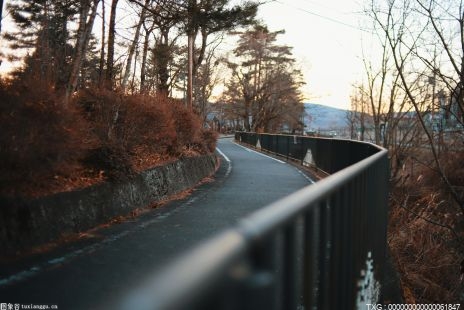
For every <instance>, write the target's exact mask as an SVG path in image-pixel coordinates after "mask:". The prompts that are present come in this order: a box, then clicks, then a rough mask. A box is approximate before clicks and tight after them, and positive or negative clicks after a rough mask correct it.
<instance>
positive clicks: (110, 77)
mask: <svg viewBox="0 0 464 310" xmlns="http://www.w3.org/2000/svg"><path fill="white" fill-rule="evenodd" d="M117 7H118V0H112V1H111V11H110V21H109V29H108V49H107V56H106V72H105V87H106V88H108V89H113V87H114V41H115V34H116V12H117Z"/></svg>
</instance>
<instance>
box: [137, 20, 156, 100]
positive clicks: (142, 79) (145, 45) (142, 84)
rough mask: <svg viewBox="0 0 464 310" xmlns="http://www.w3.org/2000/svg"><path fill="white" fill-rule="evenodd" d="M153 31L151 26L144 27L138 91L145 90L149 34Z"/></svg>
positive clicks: (142, 91) (143, 91)
mask: <svg viewBox="0 0 464 310" xmlns="http://www.w3.org/2000/svg"><path fill="white" fill-rule="evenodd" d="M152 31H153V26H152V27H151V28H150V29H146V28H145V41H144V42H143V52H142V64H141V68H140V92H141V93H142V94H143V93H145V92H146V90H147V87H146V85H145V75H146V71H147V57H148V44H149V43H150V34H151V32H152Z"/></svg>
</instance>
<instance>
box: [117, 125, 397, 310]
mask: <svg viewBox="0 0 464 310" xmlns="http://www.w3.org/2000/svg"><path fill="white" fill-rule="evenodd" d="M235 138H236V140H237V141H241V142H242V143H246V144H249V145H252V146H255V147H256V146H258V148H261V149H262V150H265V151H268V152H272V153H275V154H278V155H281V156H285V157H289V158H290V157H291V158H293V159H298V160H301V161H305V160H306V161H309V162H310V163H311V164H314V165H317V166H318V167H319V168H321V169H322V170H324V171H326V172H328V173H330V174H331V175H330V176H328V177H326V178H324V179H322V180H320V181H318V182H317V183H315V184H313V185H311V186H308V187H306V188H304V189H302V190H300V191H298V192H296V193H294V194H292V195H290V196H288V197H286V198H284V199H282V200H280V201H277V202H275V203H273V204H271V205H269V206H267V207H265V208H262V209H260V210H258V211H257V212H255V213H254V214H252V215H251V216H249V217H247V218H245V219H243V220H242V221H241V222H240V223H239V224H238V225H237V226H236V227H235V228H234V229H231V230H227V231H225V232H223V233H222V234H220V235H218V236H216V237H214V238H213V239H211V240H209V241H208V242H206V243H204V244H202V245H201V246H199V247H197V248H196V249H194V250H193V251H192V252H190V253H188V254H187V255H185V256H183V257H181V258H179V260H178V261H176V262H174V263H173V264H172V265H171V266H170V267H169V268H167V269H164V270H163V271H162V272H161V274H157V275H156V276H155V277H154V278H153V279H150V280H148V282H146V283H144V285H142V286H141V288H137V289H136V290H134V292H133V293H132V294H131V295H130V296H129V297H128V298H126V299H125V300H124V302H123V303H122V305H120V307H119V308H122V309H215V310H218V309H250V310H251V309H266V310H267V309H275V310H277V309H367V308H366V307H367V304H375V303H377V302H379V301H381V299H382V296H381V293H382V280H383V276H384V271H383V269H384V264H385V254H386V252H385V251H386V227H387V190H388V176H389V172H388V158H387V152H386V150H384V149H382V148H379V147H377V146H375V145H372V144H367V143H361V142H355V141H348V140H335V139H319V138H309V137H299V136H285V135H268V134H255V133H244V132H238V133H236V135H235Z"/></svg>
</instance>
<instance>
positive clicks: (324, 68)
mask: <svg viewBox="0 0 464 310" xmlns="http://www.w3.org/2000/svg"><path fill="white" fill-rule="evenodd" d="M361 12H362V0H359V1H356V0H343V1H341V0H281V1H271V2H269V3H267V4H264V5H262V6H261V7H260V9H259V13H258V18H260V19H262V20H263V21H264V22H265V24H267V25H268V27H269V29H270V30H271V31H276V30H280V29H284V30H285V31H286V33H285V34H284V35H281V36H280V42H281V43H284V44H287V45H289V46H292V47H293V48H294V49H293V54H294V56H295V58H296V59H297V62H298V63H299V64H300V67H301V69H302V71H303V74H304V76H305V80H306V83H307V85H306V87H305V89H304V92H305V97H306V99H305V102H314V103H319V104H324V105H329V106H333V107H339V108H344V109H348V108H349V107H350V99H349V96H350V92H351V89H352V84H353V83H354V82H356V81H361V80H362V73H363V67H362V60H361V55H362V48H361V45H362V41H364V42H365V41H366V40H368V39H369V37H370V33H369V32H366V31H362V30H360V29H361V28H360V25H361V24H363V21H362V20H361V19H363V18H364V17H363V15H362V13H361Z"/></svg>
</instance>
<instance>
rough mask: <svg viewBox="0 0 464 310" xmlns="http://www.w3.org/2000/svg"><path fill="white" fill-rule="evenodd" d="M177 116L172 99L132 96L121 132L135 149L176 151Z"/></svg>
mask: <svg viewBox="0 0 464 310" xmlns="http://www.w3.org/2000/svg"><path fill="white" fill-rule="evenodd" d="M176 117H177V116H176V115H175V114H174V113H173V111H172V108H171V106H170V102H169V100H168V99H165V98H162V97H160V98H157V97H151V96H142V95H133V96H129V97H128V98H127V99H126V105H125V109H124V111H123V114H122V116H121V124H120V127H119V128H118V130H119V135H120V137H121V138H122V139H123V140H124V141H126V145H127V147H128V149H129V150H130V152H131V153H132V152H133V150H134V149H135V148H143V149H146V150H148V151H150V152H151V153H157V154H165V153H172V152H173V150H174V149H175V148H176V139H177V137H178V132H177V130H176V127H175V118H176Z"/></svg>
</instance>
